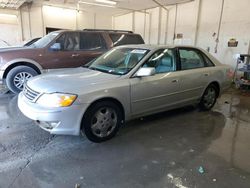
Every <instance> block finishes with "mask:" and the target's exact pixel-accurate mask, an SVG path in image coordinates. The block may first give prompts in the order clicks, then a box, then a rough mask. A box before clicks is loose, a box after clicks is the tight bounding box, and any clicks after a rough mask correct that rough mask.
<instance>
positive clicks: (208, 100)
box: [203, 87, 216, 109]
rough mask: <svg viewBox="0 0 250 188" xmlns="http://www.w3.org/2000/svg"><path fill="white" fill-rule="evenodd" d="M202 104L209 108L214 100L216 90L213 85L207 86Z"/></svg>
mask: <svg viewBox="0 0 250 188" xmlns="http://www.w3.org/2000/svg"><path fill="white" fill-rule="evenodd" d="M203 100H204V106H205V107H206V108H208V109H209V108H211V107H212V106H213V104H214V102H215V100H216V91H215V89H214V88H213V87H209V88H208V89H207V91H206V93H205V95H204V98H203Z"/></svg>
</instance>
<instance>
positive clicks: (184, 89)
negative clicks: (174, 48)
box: [178, 48, 213, 102]
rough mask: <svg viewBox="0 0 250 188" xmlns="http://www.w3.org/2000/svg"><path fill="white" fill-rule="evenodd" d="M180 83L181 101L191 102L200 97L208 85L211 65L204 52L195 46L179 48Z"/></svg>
mask: <svg viewBox="0 0 250 188" xmlns="http://www.w3.org/2000/svg"><path fill="white" fill-rule="evenodd" d="M178 54H179V69H180V70H179V83H180V87H181V93H180V95H179V97H180V99H179V100H180V101H182V102H189V101H194V100H197V99H199V98H200V97H201V96H202V94H203V91H204V89H205V88H206V87H207V85H208V83H209V80H210V76H211V71H212V69H211V66H213V64H210V65H209V64H208V62H207V61H206V59H205V58H204V54H203V53H202V52H201V51H199V50H197V49H194V48H179V49H178Z"/></svg>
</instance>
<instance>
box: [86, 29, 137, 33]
mask: <svg viewBox="0 0 250 188" xmlns="http://www.w3.org/2000/svg"><path fill="white" fill-rule="evenodd" d="M83 31H105V32H122V33H134V32H133V31H128V30H115V29H83Z"/></svg>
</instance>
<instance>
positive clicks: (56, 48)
mask: <svg viewBox="0 0 250 188" xmlns="http://www.w3.org/2000/svg"><path fill="white" fill-rule="evenodd" d="M50 49H51V50H52V51H60V50H61V49H62V47H61V44H60V43H54V44H53V45H52V46H50Z"/></svg>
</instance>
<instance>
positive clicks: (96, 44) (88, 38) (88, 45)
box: [80, 33, 106, 50]
mask: <svg viewBox="0 0 250 188" xmlns="http://www.w3.org/2000/svg"><path fill="white" fill-rule="evenodd" d="M80 49H81V50H102V49H106V46H105V43H104V39H103V38H102V36H101V35H100V34H99V33H81V34H80Z"/></svg>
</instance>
